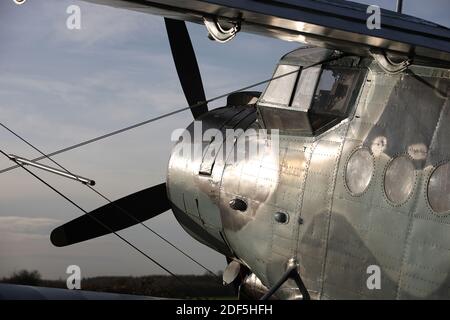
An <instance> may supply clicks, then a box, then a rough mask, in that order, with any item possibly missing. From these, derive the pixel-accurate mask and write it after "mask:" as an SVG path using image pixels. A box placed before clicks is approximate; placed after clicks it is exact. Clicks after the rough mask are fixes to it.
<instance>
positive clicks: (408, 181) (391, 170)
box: [384, 156, 416, 205]
mask: <svg viewBox="0 0 450 320" xmlns="http://www.w3.org/2000/svg"><path fill="white" fill-rule="evenodd" d="M415 182H416V169H415V167H414V163H413V162H412V160H411V159H410V158H409V157H408V156H399V157H397V158H394V159H393V160H392V161H391V162H390V163H389V165H388V167H387V169H386V173H385V176H384V191H385V193H386V197H387V198H388V199H389V201H391V202H392V203H393V204H395V205H401V204H404V203H406V202H407V201H408V199H409V197H410V196H411V193H412V192H413V190H414V184H415Z"/></svg>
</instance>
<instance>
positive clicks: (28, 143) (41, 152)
mask: <svg viewBox="0 0 450 320" xmlns="http://www.w3.org/2000/svg"><path fill="white" fill-rule="evenodd" d="M0 126H2V127H3V128H4V129H6V130H7V131H9V132H10V133H11V134H13V135H14V136H16V137H17V138H18V139H20V140H21V141H23V142H24V143H25V144H27V145H28V146H30V147H31V148H32V149H34V150H36V151H37V152H39V153H40V154H42V155H43V156H45V157H46V158H47V159H48V160H50V161H51V162H53V163H54V164H55V165H57V166H58V167H60V168H61V169H62V170H64V171H66V172H67V173H69V174H72V173H71V172H70V171H69V170H68V169H67V168H65V167H64V166H62V165H61V164H60V163H59V162H57V161H56V160H54V159H53V158H51V157H50V156H48V155H46V154H45V153H44V152H43V151H41V150H40V149H39V148H38V147H36V146H35V145H33V144H32V143H31V142H29V141H28V140H26V139H25V138H24V137H22V136H21V135H19V134H18V133H17V132H15V131H14V130H12V129H11V128H9V127H8V126H6V125H5V124H3V123H1V122H0ZM85 185H86V186H87V187H88V188H89V189H91V190H92V191H93V192H95V193H96V194H97V195H99V196H100V197H102V198H103V199H105V200H106V201H108V202H109V203H111V204H112V205H113V206H114V207H116V208H117V209H119V210H120V211H121V212H122V213H123V214H125V215H127V216H128V217H129V218H131V219H133V220H134V221H136V222H137V223H139V224H141V225H142V226H144V228H146V229H147V230H148V231H150V232H152V233H153V234H154V235H156V236H157V237H158V238H160V239H161V240H163V241H164V242H166V243H167V244H168V245H170V246H171V247H172V248H174V249H175V250H177V251H178V252H180V253H181V254H183V255H184V256H185V257H186V258H188V259H189V260H191V261H192V262H194V263H195V264H197V265H198V266H200V267H201V268H203V269H204V270H205V271H206V272H208V273H210V274H211V275H214V276H216V277H217V275H216V274H215V273H214V272H213V271H211V270H210V269H209V268H208V267H206V266H205V265H203V264H202V263H200V262H199V261H197V260H196V259H194V258H193V257H191V256H190V255H189V254H187V253H186V252H184V251H183V250H181V249H180V248H178V247H177V246H176V245H175V244H173V243H172V242H170V241H169V240H167V239H166V238H165V237H164V236H162V235H161V234H159V233H158V232H156V231H155V230H153V229H152V228H150V227H149V226H147V225H146V224H145V223H143V222H142V221H139V220H138V219H137V218H136V217H135V216H134V215H132V214H130V213H129V212H128V211H127V210H125V209H123V208H122V207H120V206H119V205H117V204H116V203H115V202H114V201H112V200H110V199H109V198H108V197H106V196H105V195H104V194H103V193H101V192H100V191H98V190H96V189H95V188H94V187H92V186H90V185H88V184H85Z"/></svg>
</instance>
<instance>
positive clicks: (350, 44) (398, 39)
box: [85, 0, 450, 62]
mask: <svg viewBox="0 0 450 320" xmlns="http://www.w3.org/2000/svg"><path fill="white" fill-rule="evenodd" d="M85 1H89V2H93V3H97V4H104V5H109V6H114V7H118V8H125V9H131V10H136V11H141V12H146V13H151V14H156V15H161V16H165V17H170V18H175V19H181V20H187V21H191V22H196V23H203V18H204V17H208V18H215V19H223V20H228V21H239V22H240V24H241V30H242V31H245V32H251V33H256V34H262V35H267V36H270V37H275V38H279V39H283V40H289V41H297V42H302V43H306V44H311V45H314V46H320V47H327V48H334V49H338V50H341V51H344V52H349V53H355V54H360V55H365V54H367V53H368V51H369V50H370V49H373V48H377V49H383V50H386V51H390V52H392V53H401V54H407V55H408V56H410V57H415V58H416V60H417V59H419V60H420V59H425V60H430V59H432V60H440V61H443V62H450V29H448V28H445V27H443V26H439V25H437V24H434V23H431V22H428V21H425V20H421V19H418V18H414V17H411V16H407V15H404V14H398V13H395V12H392V11H388V10H384V9H382V10H381V28H380V29H373V30H370V29H369V28H368V27H367V18H368V17H369V15H370V14H368V13H367V12H366V10H367V6H366V5H362V4H358V3H354V2H349V1H341V0H333V1H330V0H272V1H271V0H267V1H256V0H202V1H200V0H193V1H186V0H185V1H183V0H85Z"/></svg>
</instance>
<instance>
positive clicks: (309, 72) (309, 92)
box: [292, 66, 322, 111]
mask: <svg viewBox="0 0 450 320" xmlns="http://www.w3.org/2000/svg"><path fill="white" fill-rule="evenodd" d="M321 70H322V68H321V66H315V67H311V68H308V69H305V70H302V73H301V75H300V79H299V80H298V83H297V89H296V91H295V95H294V99H293V100H292V107H294V108H296V109H298V110H301V111H308V109H309V106H310V105H311V102H312V99H313V97H314V90H315V89H316V84H317V79H318V77H319V75H320V71H321Z"/></svg>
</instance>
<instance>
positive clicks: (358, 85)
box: [257, 61, 368, 137]
mask: <svg viewBox="0 0 450 320" xmlns="http://www.w3.org/2000/svg"><path fill="white" fill-rule="evenodd" d="M282 64H286V63H283V61H280V63H279V64H278V65H277V68H276V69H275V72H276V70H277V69H278V66H279V65H282ZM287 64H289V63H287ZM333 69H334V70H336V69H341V70H346V69H347V70H356V71H359V72H358V74H356V75H355V79H354V80H353V81H352V83H354V85H353V86H352V90H351V92H349V93H348V94H349V96H347V97H346V100H347V101H346V110H345V113H343V114H342V116H338V115H335V118H334V119H331V120H329V121H327V122H324V124H323V125H321V126H320V127H319V128H313V126H312V125H311V121H312V120H311V116H313V117H314V116H316V117H317V116H319V115H320V114H319V113H316V114H314V113H312V112H310V111H311V110H310V109H311V107H312V106H313V103H314V96H315V95H316V93H317V88H318V86H319V83H320V80H321V77H322V74H323V72H324V70H333ZM275 72H274V74H275ZM303 72H304V68H303V67H302V66H300V70H299V73H298V75H297V79H296V83H295V86H294V88H293V89H292V91H291V94H290V99H289V101H290V102H289V105H285V104H284V105H281V104H274V103H270V102H267V101H266V100H264V94H265V91H264V93H263V94H262V95H261V98H260V100H259V101H258V103H257V107H258V118H259V119H260V120H261V121H262V124H263V126H264V127H265V128H267V129H279V130H280V132H286V133H288V134H293V135H299V136H304V137H318V136H320V135H322V134H323V133H325V132H327V131H329V130H331V129H332V128H334V127H336V126H337V125H339V124H341V123H343V122H344V121H346V120H348V119H350V118H351V117H352V114H354V111H355V108H356V104H357V101H358V96H359V94H360V92H361V90H362V87H363V83H364V80H365V78H366V77H367V74H368V69H367V68H366V67H363V66H356V65H353V64H348V63H345V64H339V63H332V64H328V63H325V64H322V65H320V72H319V75H318V77H317V78H316V83H315V85H314V90H313V94H312V98H311V100H310V102H309V105H308V107H307V108H305V107H303V108H301V107H300V108H296V107H293V103H294V99H295V95H296V93H297V90H298V88H297V86H298V83H299V80H300V79H301V77H302V74H303ZM266 89H267V88H266ZM299 109H303V111H302V110H299ZM270 110H272V112H274V113H275V115H276V114H277V113H278V114H281V113H283V112H284V111H283V110H285V111H287V112H299V113H300V112H301V113H303V114H304V115H303V116H301V115H300V114H297V115H296V116H297V117H298V118H299V119H298V120H299V122H298V124H299V125H298V127H296V128H295V129H291V128H287V129H285V128H275V127H274V126H267V123H266V122H265V121H264V118H265V115H264V113H265V112H267V111H269V112H270ZM293 115H294V114H293ZM322 116H325V114H323V115H322ZM302 117H303V119H300V118H302ZM280 121H281V120H279V122H280ZM308 121H309V125H308V124H307V122H308ZM281 122H282V121H281ZM281 122H280V123H281ZM301 126H303V127H301ZM305 126H306V128H305Z"/></svg>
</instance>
